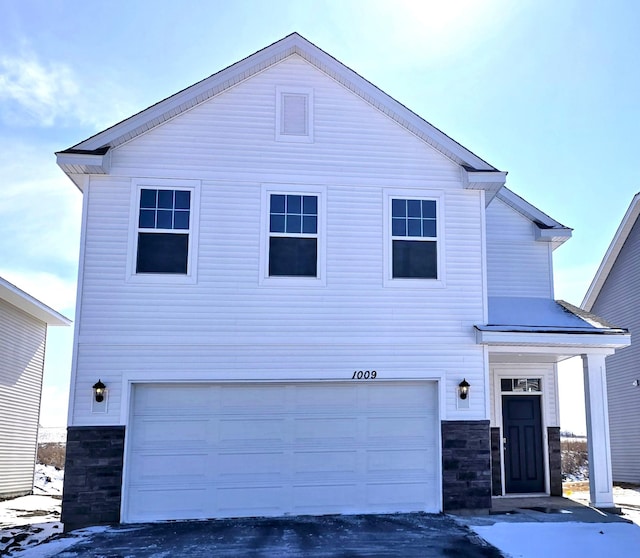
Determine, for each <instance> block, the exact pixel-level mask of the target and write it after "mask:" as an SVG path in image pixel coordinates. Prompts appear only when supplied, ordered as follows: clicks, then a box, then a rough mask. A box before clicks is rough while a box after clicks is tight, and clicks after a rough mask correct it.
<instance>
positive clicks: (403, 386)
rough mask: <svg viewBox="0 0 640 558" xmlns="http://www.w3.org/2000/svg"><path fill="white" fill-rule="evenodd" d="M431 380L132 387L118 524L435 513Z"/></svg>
mask: <svg viewBox="0 0 640 558" xmlns="http://www.w3.org/2000/svg"><path fill="white" fill-rule="evenodd" d="M438 431H439V417H438V404H437V387H436V383H435V382H380V381H378V382H375V381H369V382H353V383H298V384H152V385H149V384H141V385H137V386H135V387H134V392H133V397H132V415H131V420H130V424H129V426H128V443H127V459H126V476H125V489H124V493H123V505H124V509H123V512H124V515H123V518H124V520H125V521H132V522H135V521H150V520H160V519H189V518H213V517H241V516H273V515H286V514H291V515H297V514H327V513H346V514H349V513H390V512H408V511H430V512H438V511H440V508H441V506H440V498H439V484H440V483H439V473H438V472H439V467H438V463H439V455H440V452H439V444H438V440H439V437H438Z"/></svg>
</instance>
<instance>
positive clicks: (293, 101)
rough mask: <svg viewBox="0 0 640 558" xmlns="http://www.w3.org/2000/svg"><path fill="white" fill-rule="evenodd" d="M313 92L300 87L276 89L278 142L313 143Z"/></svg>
mask: <svg viewBox="0 0 640 558" xmlns="http://www.w3.org/2000/svg"><path fill="white" fill-rule="evenodd" d="M312 126H313V90H312V89H309V88H299V87H295V88H292V87H286V88H284V87H278V88H277V89H276V140H278V141H289V142H312V141H313V127H312Z"/></svg>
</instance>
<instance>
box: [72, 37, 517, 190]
mask: <svg viewBox="0 0 640 558" xmlns="http://www.w3.org/2000/svg"><path fill="white" fill-rule="evenodd" d="M292 55H298V56H300V57H302V58H304V59H305V60H306V61H307V62H309V63H310V64H313V65H314V66H315V67H316V68H318V69H319V70H320V71H322V72H324V73H325V74H327V75H328V76H330V77H331V78H333V79H334V80H336V81H337V82H339V83H340V84H342V85H343V86H344V87H346V88H347V89H349V90H350V91H352V92H353V93H355V94H356V95H359V96H360V97H361V98H362V99H364V100H365V101H367V102H368V103H370V104H371V105H373V106H374V107H376V108H377V109H378V110H380V111H382V112H383V113H385V114H386V115H387V116H389V117H390V118H392V119H393V120H395V121H396V122H398V123H399V124H400V125H402V126H404V127H405V128H407V129H408V130H409V131H410V132H412V133H413V134H414V135H416V136H418V137H419V138H421V139H422V140H424V141H425V142H427V143H429V144H430V145H432V146H433V147H435V148H436V149H437V150H438V151H440V152H441V153H442V154H444V155H445V156H447V157H449V158H450V159H451V160H453V161H455V162H456V163H457V164H459V165H463V166H465V167H468V169H469V170H470V171H472V172H477V171H483V175H484V176H483V177H481V178H479V179H478V180H477V181H476V182H477V187H479V188H482V189H486V188H489V190H490V194H491V191H492V190H495V191H497V189H498V184H499V185H500V186H501V185H502V184H504V175H505V174H506V173H503V172H500V171H498V170H497V169H496V168H495V167H493V166H492V165H490V164H489V163H487V162H486V161H484V160H482V159H481V158H480V157H478V156H477V155H475V154H474V153H472V152H471V151H469V150H468V149H466V148H465V147H463V146H462V145H460V144H459V143H458V142H456V141H455V140H453V139H452V138H450V137H449V136H447V135H446V134H445V133H443V132H442V131H440V130H439V129H438V128H436V127H435V126H433V125H431V124H429V123H428V122H427V121H426V120H424V119H423V118H421V117H420V116H418V115H417V114H415V113H414V112H412V111H411V110H409V109H408V108H407V107H405V106H404V105H403V104H401V103H399V102H398V101H396V100H395V99H393V98H392V97H390V96H389V95H387V94H386V93H384V92H383V91H382V90H380V89H378V88H377V87H376V86H375V85H373V84H372V83H370V82H369V81H367V80H366V79H364V78H363V77H361V76H360V75H359V74H357V73H356V72H354V71H353V70H351V69H350V68H348V67H347V66H345V65H344V64H342V63H341V62H339V61H338V60H336V59H335V58H333V57H332V56H330V55H329V54H327V53H326V52H324V51H323V50H321V49H320V48H318V47H317V46H315V45H314V44H313V43H311V42H309V41H308V40H306V39H305V38H304V37H302V36H301V35H299V34H298V33H292V34H291V35H288V36H287V37H285V38H283V39H281V40H280V41H277V42H275V43H273V44H272V45H270V46H268V47H266V48H264V49H262V50H260V51H258V52H256V53H254V54H252V55H251V56H248V57H247V58H244V59H243V60H240V61H239V62H236V63H235V64H233V65H231V66H229V67H227V68H225V69H223V70H221V71H219V72H217V73H215V74H213V75H212V76H210V77H208V78H205V79H203V80H202V81H200V82H198V83H196V84H194V85H192V86H190V87H188V88H186V89H183V90H182V91H180V92H178V93H176V94H174V95H172V96H171V97H168V98H166V99H164V100H163V101H160V102H158V103H156V104H155V105H152V106H151V107H149V108H147V109H145V110H143V111H141V112H139V113H137V114H135V115H133V116H131V117H130V118H127V119H126V120H123V121H122V122H120V123H118V124H115V125H114V126H111V127H110V128H107V129H106V130H104V131H102V132H100V133H98V134H96V135H94V136H92V137H90V138H88V139H86V140H84V141H82V142H80V143H78V144H77V145H75V146H73V147H72V148H71V149H68V150H66V151H67V152H74V151H76V152H77V151H86V152H92V151H95V150H97V149H101V148H105V147H111V148H114V147H117V146H118V145H121V144H123V143H125V142H127V141H129V140H131V139H133V138H134V137H136V136H139V135H141V134H143V133H144V132H146V131H148V130H150V129H152V128H154V127H156V126H158V125H159V124H162V123H163V122H165V121H167V120H169V119H171V118H174V117H175V116H177V115H178V114H180V113H182V112H184V111H186V110H188V109H190V108H192V107H194V106H196V105H198V104H200V103H202V102H204V101H206V100H207V99H210V98H211V97H213V96H215V95H218V94H219V93H221V92H223V91H225V90H227V89H229V88H230V87H233V86H234V85H236V84H237V83H240V82H241V81H244V80H246V79H248V78H250V77H251V76H252V75H254V74H256V73H258V72H261V71H263V70H265V69H266V68H268V67H269V66H272V65H274V64H276V63H278V62H280V61H281V60H284V59H285V58H287V57H289V56H292ZM60 153H61V154H62V153H64V152H60ZM63 170H65V169H64V168H63ZM65 172H67V171H66V170H65ZM493 173H495V176H494V177H490V175H491V174H493ZM472 182H474V180H473V179H472ZM483 182H484V183H487V185H488V186H486V187H483V186H482V183H483ZM491 195H492V194H491Z"/></svg>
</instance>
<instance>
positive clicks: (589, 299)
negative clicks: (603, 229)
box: [581, 192, 640, 311]
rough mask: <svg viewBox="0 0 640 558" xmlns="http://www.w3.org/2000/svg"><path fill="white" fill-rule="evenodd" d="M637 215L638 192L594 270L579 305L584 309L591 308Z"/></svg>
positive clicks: (639, 198)
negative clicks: (596, 268) (593, 274)
mask: <svg viewBox="0 0 640 558" xmlns="http://www.w3.org/2000/svg"><path fill="white" fill-rule="evenodd" d="M638 215H640V192H639V193H637V194H636V195H635V196H634V197H633V200H631V204H630V205H629V208H628V209H627V212H626V213H625V215H624V217H623V218H622V222H621V223H620V226H619V227H618V230H617V231H616V234H615V235H614V236H613V240H612V241H611V244H610V245H609V248H608V249H607V251H606V252H605V255H604V258H602V262H601V263H600V267H599V268H598V271H596V274H595V276H594V278H593V281H592V282H591V285H590V286H589V289H588V290H587V294H586V295H585V296H584V300H583V301H582V304H581V307H582V308H584V309H585V310H587V311H590V310H591V308H593V305H594V304H595V302H596V299H597V298H598V295H599V294H600V290H601V289H602V286H603V285H604V283H605V281H606V280H607V277H609V273H610V272H611V269H612V268H613V264H615V263H616V259H617V258H618V255H619V254H620V250H622V247H623V246H624V243H625V242H626V241H627V237H628V236H629V233H630V232H631V229H633V226H634V225H635V223H636V221H637V220H638Z"/></svg>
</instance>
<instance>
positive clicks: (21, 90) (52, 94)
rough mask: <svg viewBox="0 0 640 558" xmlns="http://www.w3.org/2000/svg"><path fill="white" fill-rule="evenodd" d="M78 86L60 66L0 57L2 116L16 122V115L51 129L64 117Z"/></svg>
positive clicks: (27, 58)
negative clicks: (21, 115)
mask: <svg viewBox="0 0 640 558" xmlns="http://www.w3.org/2000/svg"><path fill="white" fill-rule="evenodd" d="M78 91H79V87H78V84H77V80H76V78H75V76H74V75H73V72H72V71H71V69H70V68H69V67H68V66H66V65H64V64H56V63H51V64H49V65H48V66H45V65H43V64H42V63H40V62H39V61H38V60H37V59H36V58H35V57H33V56H22V57H14V58H12V57H9V56H3V57H2V58H0V101H3V104H4V106H3V107H2V108H3V116H4V117H5V118H9V119H14V118H15V119H19V118H20V115H19V114H18V113H19V112H22V113H23V114H24V115H26V116H27V117H28V118H29V120H31V121H33V122H37V123H40V124H42V125H44V126H52V125H53V124H54V123H55V121H56V119H57V118H58V117H59V116H60V115H62V114H66V113H67V112H68V111H69V108H70V102H71V100H72V99H74V98H75V97H77V95H78Z"/></svg>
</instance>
